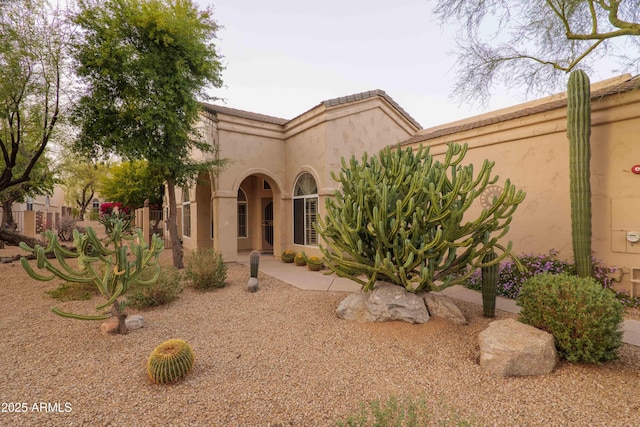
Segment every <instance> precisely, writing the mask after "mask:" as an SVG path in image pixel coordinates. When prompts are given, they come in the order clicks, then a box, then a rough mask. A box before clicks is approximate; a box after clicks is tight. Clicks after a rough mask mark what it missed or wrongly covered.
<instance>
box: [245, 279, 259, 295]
mask: <svg viewBox="0 0 640 427" xmlns="http://www.w3.org/2000/svg"><path fill="white" fill-rule="evenodd" d="M257 291H258V279H257V278H255V277H250V278H249V281H248V282H247V292H257Z"/></svg>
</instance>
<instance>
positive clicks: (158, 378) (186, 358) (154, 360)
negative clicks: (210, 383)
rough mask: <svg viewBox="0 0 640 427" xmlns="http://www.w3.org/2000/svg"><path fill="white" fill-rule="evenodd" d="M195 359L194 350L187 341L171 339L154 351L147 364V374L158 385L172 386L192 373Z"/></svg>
mask: <svg viewBox="0 0 640 427" xmlns="http://www.w3.org/2000/svg"><path fill="white" fill-rule="evenodd" d="M194 359H195V356H194V354H193V349H192V348H191V346H190V345H189V344H188V343H187V342H186V341H184V340H180V339H171V340H168V341H165V342H163V343H162V344H160V345H159V346H157V347H156V348H155V349H154V350H153V352H152V353H151V355H150V356H149V361H148V362H147V373H148V374H149V378H150V379H151V381H153V382H154V383H156V384H171V383H174V382H176V381H179V380H181V379H182V378H184V377H185V376H186V375H187V374H188V373H189V372H190V371H191V368H192V367H193V361H194Z"/></svg>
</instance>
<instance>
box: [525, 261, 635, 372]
mask: <svg viewBox="0 0 640 427" xmlns="http://www.w3.org/2000/svg"><path fill="white" fill-rule="evenodd" d="M517 304H518V305H519V306H520V307H522V310H521V311H520V321H521V322H523V323H527V324H529V325H532V326H535V327H536V328H538V329H542V330H544V331H547V332H550V333H551V334H552V335H553V337H554V338H555V342H556V347H557V348H558V353H559V354H560V357H563V358H564V359H566V360H568V361H569V362H586V363H601V362H604V361H607V360H613V359H616V358H617V349H618V347H620V345H621V343H622V330H621V329H620V324H621V323H622V321H623V319H624V317H623V314H624V310H623V308H622V304H621V303H620V302H619V301H618V300H617V299H616V296H615V294H614V293H613V292H612V291H611V290H609V289H603V288H602V285H600V284H599V283H598V282H596V281H595V280H594V279H592V278H579V277H576V276H571V275H569V274H566V273H563V274H557V275H554V274H547V273H545V274H540V275H537V276H534V277H532V278H531V279H528V280H527V281H526V282H525V283H524V284H523V286H522V289H521V291H520V295H519V296H518V299H517Z"/></svg>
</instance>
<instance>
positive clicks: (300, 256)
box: [293, 252, 307, 267]
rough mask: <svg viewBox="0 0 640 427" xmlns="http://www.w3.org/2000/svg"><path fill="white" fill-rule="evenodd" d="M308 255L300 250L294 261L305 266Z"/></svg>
mask: <svg viewBox="0 0 640 427" xmlns="http://www.w3.org/2000/svg"><path fill="white" fill-rule="evenodd" d="M306 258H307V257H306V256H305V254H304V252H300V253H299V254H297V255H296V256H295V258H294V259H293V262H294V263H295V264H296V265H297V266H298V267H300V266H303V265H306V264H307V260H306Z"/></svg>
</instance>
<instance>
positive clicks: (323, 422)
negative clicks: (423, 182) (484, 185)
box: [0, 248, 640, 426]
mask: <svg viewBox="0 0 640 427" xmlns="http://www.w3.org/2000/svg"><path fill="white" fill-rule="evenodd" d="M7 251H8V252H7ZM16 251H17V249H16V248H10V249H4V250H2V252H3V253H0V255H4V254H10V255H15V253H16ZM162 256H163V262H167V263H168V262H169V257H170V253H169V251H165V253H163V255H162ZM248 273H249V272H248V268H247V267H245V266H242V265H231V266H230V268H229V275H228V286H227V287H226V288H223V289H219V290H215V291H211V292H204V293H203V292H196V291H192V290H190V289H187V290H185V292H184V293H183V294H182V295H181V297H180V298H179V299H178V300H177V301H175V302H174V303H172V304H170V305H168V306H165V307H160V308H156V309H151V310H146V311H144V312H143V313H142V314H143V315H144V316H145V319H146V325H145V327H144V328H143V329H140V330H135V331H132V332H130V333H129V334H128V335H124V336H103V335H101V333H100V331H99V324H98V323H92V322H83V321H78V320H71V319H65V318H61V317H58V316H56V315H54V314H53V313H51V311H50V308H51V307H52V306H54V305H57V306H59V307H60V308H62V309H66V310H70V311H81V312H85V313H92V312H93V307H94V306H95V305H97V304H98V303H99V302H100V301H101V300H100V299H99V298H94V299H93V300H91V301H78V302H67V303H59V302H57V301H55V300H53V299H51V298H50V297H49V296H47V295H45V294H44V292H45V291H47V290H52V289H54V288H56V286H57V284H58V283H59V282H57V281H54V282H48V283H43V282H36V281H33V280H31V279H29V278H28V276H27V275H26V273H25V272H24V271H23V270H22V268H21V267H20V264H19V263H12V264H0V275H1V277H2V281H1V283H0V313H2V316H1V317H0V328H1V330H2V335H1V344H2V345H1V346H0V348H1V349H2V350H1V351H0V355H1V359H2V362H0V397H1V402H2V408H1V409H2V412H1V413H0V425H6V426H9V425H10V426H21V425H25V426H26V425H30V426H36V425H37V426H46V425H56V426H57V425H69V426H71V425H73V426H76V425H78V426H89V425H91V426H102V425H122V426H138V425H140V426H150V425H184V426H196V425H203V426H332V425H335V423H336V420H340V419H345V418H346V417H347V416H348V415H349V414H353V413H355V412H357V411H358V405H359V402H363V401H368V400H371V399H380V400H383V401H384V400H386V399H387V397H389V396H390V395H395V396H404V395H409V396H413V397H417V398H423V399H424V400H425V401H426V402H427V404H428V406H429V408H431V410H432V411H433V418H432V419H433V422H432V424H433V425H444V424H441V423H440V420H443V419H451V412H452V411H455V412H457V414H458V415H459V417H460V418H461V419H464V420H468V421H469V422H470V424H471V425H478V426H485V425H497V426H516V425H517V426H587V425H588V426H636V425H640V348H637V347H634V346H630V345H626V344H625V345H623V347H622V348H621V350H620V358H619V360H617V361H614V362H610V363H607V364H604V365H601V366H588V365H571V364H568V363H566V362H561V363H560V364H559V365H558V367H557V368H556V370H555V371H554V372H553V373H552V374H550V375H545V376H540V377H532V378H499V377H495V376H493V375H491V374H489V373H487V372H485V371H483V370H482V369H481V368H480V367H479V366H478V363H477V359H478V354H477V353H478V347H477V335H478V333H479V332H480V331H482V330H483V329H485V328H486V327H487V325H488V323H489V320H488V319H485V318H483V317H482V309H481V307H478V306H475V305H471V304H466V303H463V302H458V305H459V307H460V308H461V309H462V311H463V313H464V314H465V315H466V316H467V318H468V319H469V320H470V323H469V325H467V326H456V325H453V324H450V323H448V322H447V321H445V320H442V319H437V318H432V319H431V320H430V321H429V322H427V323H426V324H424V325H409V324H405V323H401V322H390V323H382V324H359V323H353V322H348V321H344V320H340V319H338V318H337V317H336V316H335V314H334V313H335V308H336V306H337V305H338V303H339V302H340V300H341V299H342V298H344V297H345V295H346V294H344V293H339V292H314V291H302V290H298V289H296V288H294V287H291V286H288V285H286V284H284V283H282V282H280V281H278V280H276V279H273V278H271V277H269V276H265V275H260V277H259V280H260V290H259V291H258V292H257V293H254V294H251V293H247V292H245V285H246V281H247V278H248V275H249V274H248ZM130 313H134V312H130ZM510 316H512V315H510V314H507V313H502V312H499V313H498V318H499V319H500V318H506V317H510ZM169 338H182V339H184V340H186V341H188V342H189V343H190V344H191V345H192V347H193V349H194V352H195V355H196V360H195V365H194V369H193V371H192V372H191V373H190V374H189V375H188V376H187V378H186V379H185V380H184V381H182V382H180V383H177V384H175V385H171V386H159V385H155V384H152V383H151V382H150V381H149V380H148V378H147V374H146V362H147V358H148V356H149V354H150V353H151V351H152V350H153V349H154V347H156V346H157V345H158V344H159V343H161V342H162V341H164V340H167V339H169ZM15 403H19V405H17V407H18V408H21V407H22V404H23V403H24V404H26V405H25V406H26V409H27V410H26V412H20V413H16V412H11V411H15V409H16V405H15ZM41 404H44V406H41ZM40 409H42V410H40Z"/></svg>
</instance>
